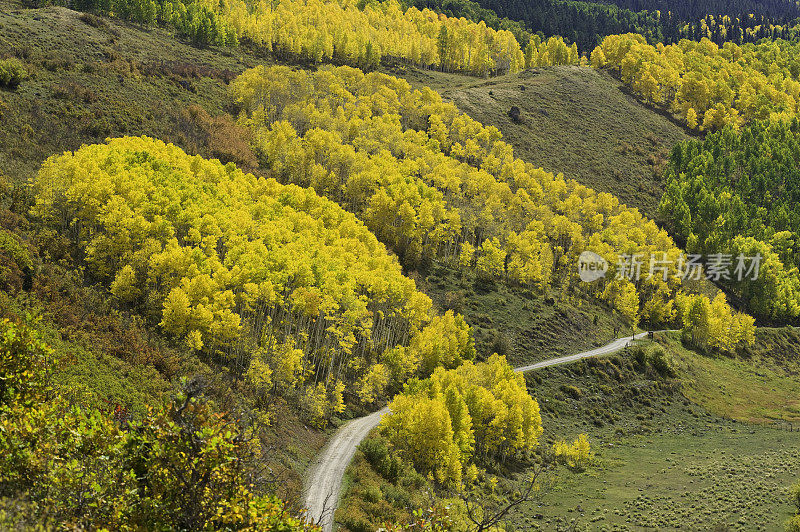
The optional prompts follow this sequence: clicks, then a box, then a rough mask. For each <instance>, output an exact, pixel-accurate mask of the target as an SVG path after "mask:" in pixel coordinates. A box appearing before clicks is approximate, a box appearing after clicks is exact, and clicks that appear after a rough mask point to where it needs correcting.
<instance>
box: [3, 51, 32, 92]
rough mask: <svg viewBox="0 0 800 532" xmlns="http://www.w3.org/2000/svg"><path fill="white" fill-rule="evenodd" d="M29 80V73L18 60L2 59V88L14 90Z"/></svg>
mask: <svg viewBox="0 0 800 532" xmlns="http://www.w3.org/2000/svg"><path fill="white" fill-rule="evenodd" d="M26 79H28V72H27V71H26V70H25V68H24V67H23V66H22V63H20V62H19V61H18V60H16V59H14V58H11V59H0V87H8V88H10V89H14V88H16V87H17V85H19V84H20V83H22V82H23V81H25V80H26Z"/></svg>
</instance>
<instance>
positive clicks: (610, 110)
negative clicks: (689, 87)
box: [399, 66, 689, 218]
mask: <svg viewBox="0 0 800 532" xmlns="http://www.w3.org/2000/svg"><path fill="white" fill-rule="evenodd" d="M399 75H402V74H399ZM405 75H406V77H407V78H408V79H409V80H410V81H412V82H414V83H416V84H418V85H428V86H430V87H432V88H434V89H436V90H438V91H439V92H441V93H442V95H443V96H445V97H446V98H449V99H450V100H452V101H453V102H454V103H455V104H456V105H458V106H459V108H461V109H462V110H463V111H464V112H466V113H467V114H469V115H470V116H471V117H472V118H474V119H475V120H478V121H480V122H482V123H484V124H491V125H494V126H497V127H498V128H499V129H500V131H501V132H502V133H503V137H505V139H506V140H507V141H508V142H510V143H511V144H512V145H513V146H514V149H515V152H516V154H517V155H518V156H519V157H522V158H523V159H525V160H526V161H530V162H532V163H534V164H537V165H541V166H542V167H543V168H544V169H545V170H548V171H550V172H555V173H558V172H562V173H563V174H564V175H565V176H566V177H568V178H573V179H575V180H577V181H578V182H579V183H582V184H584V185H587V186H589V187H592V188H594V189H595V190H598V191H601V192H610V193H612V194H614V195H616V196H618V197H619V198H620V200H621V201H623V202H624V203H626V204H628V205H630V206H633V207H638V208H639V209H640V210H641V211H642V212H643V213H644V214H646V215H647V216H649V217H651V218H657V217H656V211H657V209H656V208H657V206H658V202H659V200H660V199H661V193H662V180H661V177H662V176H661V173H662V170H663V168H664V165H665V163H666V160H667V159H668V158H669V152H670V150H671V149H672V146H673V145H674V144H675V143H676V142H678V141H681V140H685V139H687V138H689V136H688V133H687V132H686V131H685V129H684V128H683V127H681V126H679V125H677V124H675V123H674V122H672V121H671V120H670V119H669V118H667V117H665V116H663V115H661V114H658V113H656V112H653V111H652V110H650V109H648V108H647V107H645V106H643V105H642V104H641V103H639V102H638V101H637V100H636V99H635V98H633V97H632V96H629V95H627V94H625V93H624V92H623V91H622V90H621V88H622V85H621V84H620V83H619V82H618V81H616V80H615V79H613V78H612V77H611V76H609V75H608V74H607V73H606V72H598V71H596V70H593V69H591V68H588V67H578V66H560V67H543V68H536V69H532V70H527V71H524V72H520V73H518V74H512V75H509V76H504V77H502V78H498V79H489V80H474V79H473V80H470V79H465V78H463V77H457V76H451V75H445V74H441V73H438V72H430V71H426V72H419V71H413V72H408V73H407V74H405ZM512 106H516V107H518V108H519V110H520V121H519V122H515V121H514V120H512V119H511V118H510V117H509V115H508V112H509V111H510V109H511V107H512Z"/></svg>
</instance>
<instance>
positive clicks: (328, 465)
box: [303, 332, 648, 532]
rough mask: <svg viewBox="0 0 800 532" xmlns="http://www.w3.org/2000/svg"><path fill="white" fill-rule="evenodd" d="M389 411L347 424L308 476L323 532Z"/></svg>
mask: <svg viewBox="0 0 800 532" xmlns="http://www.w3.org/2000/svg"><path fill="white" fill-rule="evenodd" d="M647 334H648V333H646V332H643V333H639V334H637V335H635V336H633V337H631V336H626V337H625V338H618V339H616V340H614V341H613V342H611V343H609V344H607V345H604V346H602V347H598V348H597V349H592V350H590V351H584V352H582V353H577V354H574V355H567V356H564V357H558V358H551V359H549V360H543V361H542V362H537V363H536V364H530V365H528V366H522V367H519V368H515V369H514V371H517V372H519V373H524V372H526V371H532V370H535V369H541V368H546V367H549V366H557V365H559V364H567V363H569V362H575V361H576V360H580V359H582V358H590V357H596V356H601V355H608V354H611V353H616V352H617V351H620V350H622V349H624V348H625V347H626V346H627V345H628V344H629V343H630V341H631V340H632V339H636V340H640V339H642V338H644V337H645V336H647ZM388 412H389V409H388V408H384V409H382V410H379V411H377V412H374V413H372V414H370V415H368V416H364V417H360V418H358V419H354V420H352V421H349V422H348V423H346V424H344V425H343V426H342V427H341V428H340V429H339V430H338V431H337V432H336V434H334V436H333V438H331V441H330V442H328V444H327V446H326V447H325V449H323V451H322V453H321V454H320V455H319V457H318V458H317V460H316V462H314V465H313V466H312V467H311V469H310V470H309V472H308V475H307V476H306V486H305V492H304V496H303V505H304V506H305V507H306V508H308V517H309V518H310V519H312V520H313V521H314V522H316V523H319V524H320V526H322V530H323V532H332V530H333V514H334V512H335V511H336V506H337V504H338V502H339V492H340V491H341V489H342V479H343V478H344V472H345V469H347V466H348V465H349V464H350V461H351V460H352V459H353V455H355V453H356V448H357V447H358V444H359V443H361V442H362V441H363V440H364V438H366V437H367V434H369V433H370V431H372V429H374V428H375V427H377V426H378V424H379V423H380V421H381V417H383V415H384V414H387V413H388Z"/></svg>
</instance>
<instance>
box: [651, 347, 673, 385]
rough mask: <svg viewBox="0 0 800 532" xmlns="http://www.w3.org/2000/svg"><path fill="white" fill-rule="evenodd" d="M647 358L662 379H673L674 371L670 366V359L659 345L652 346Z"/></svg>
mask: <svg viewBox="0 0 800 532" xmlns="http://www.w3.org/2000/svg"><path fill="white" fill-rule="evenodd" d="M647 358H648V360H649V361H650V365H651V366H652V367H653V369H654V370H655V371H656V372H657V373H658V374H659V375H661V376H662V377H674V376H675V370H674V369H673V365H672V357H671V356H670V355H669V354H667V352H666V351H665V350H664V348H663V347H661V346H660V345H656V346H654V347H653V348H652V349H651V350H650V351H649V352H648V353H647Z"/></svg>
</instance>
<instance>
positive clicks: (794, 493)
mask: <svg viewBox="0 0 800 532" xmlns="http://www.w3.org/2000/svg"><path fill="white" fill-rule="evenodd" d="M789 494H790V496H791V500H792V504H794V505H795V507H796V508H797V511H798V512H800V482H798V483H796V484H795V485H794V486H792V488H791V489H790V490H789Z"/></svg>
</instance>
